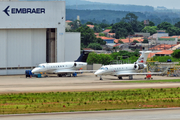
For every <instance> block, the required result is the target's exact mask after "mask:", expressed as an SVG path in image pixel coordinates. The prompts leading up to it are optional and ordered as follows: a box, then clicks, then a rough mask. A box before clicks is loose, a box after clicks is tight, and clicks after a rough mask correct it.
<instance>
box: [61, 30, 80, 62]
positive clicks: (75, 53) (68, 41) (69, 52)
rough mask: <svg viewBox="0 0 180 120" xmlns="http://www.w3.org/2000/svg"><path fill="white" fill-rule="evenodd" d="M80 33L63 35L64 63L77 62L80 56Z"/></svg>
mask: <svg viewBox="0 0 180 120" xmlns="http://www.w3.org/2000/svg"><path fill="white" fill-rule="evenodd" d="M80 39H81V33H78V32H66V33H65V61H74V60H77V59H78V57H79V56H80V48H81V46H80V44H81V41H80Z"/></svg>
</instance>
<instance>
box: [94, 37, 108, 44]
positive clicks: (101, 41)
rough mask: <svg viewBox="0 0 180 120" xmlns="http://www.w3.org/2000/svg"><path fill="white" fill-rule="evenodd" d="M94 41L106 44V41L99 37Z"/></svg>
mask: <svg viewBox="0 0 180 120" xmlns="http://www.w3.org/2000/svg"><path fill="white" fill-rule="evenodd" d="M95 43H99V44H100V45H106V41H104V40H102V39H101V38H97V39H96V40H95Z"/></svg>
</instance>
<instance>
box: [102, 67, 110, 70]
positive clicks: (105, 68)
mask: <svg viewBox="0 0 180 120" xmlns="http://www.w3.org/2000/svg"><path fill="white" fill-rule="evenodd" d="M100 70H108V68H107V67H101V68H100Z"/></svg>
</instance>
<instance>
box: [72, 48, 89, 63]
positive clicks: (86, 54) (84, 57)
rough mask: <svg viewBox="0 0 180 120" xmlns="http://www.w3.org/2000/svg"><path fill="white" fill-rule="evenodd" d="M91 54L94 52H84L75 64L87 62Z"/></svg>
mask: <svg viewBox="0 0 180 120" xmlns="http://www.w3.org/2000/svg"><path fill="white" fill-rule="evenodd" d="M90 52H92V50H84V51H83V52H82V54H81V55H80V56H79V58H78V59H77V60H75V62H86V60H87V57H88V55H89V53H90Z"/></svg>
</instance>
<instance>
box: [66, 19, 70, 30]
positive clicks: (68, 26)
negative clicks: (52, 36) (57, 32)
mask: <svg viewBox="0 0 180 120" xmlns="http://www.w3.org/2000/svg"><path fill="white" fill-rule="evenodd" d="M71 22H72V21H70V20H66V26H65V28H66V29H67V30H70V29H71V26H70V25H69V23H71Z"/></svg>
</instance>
